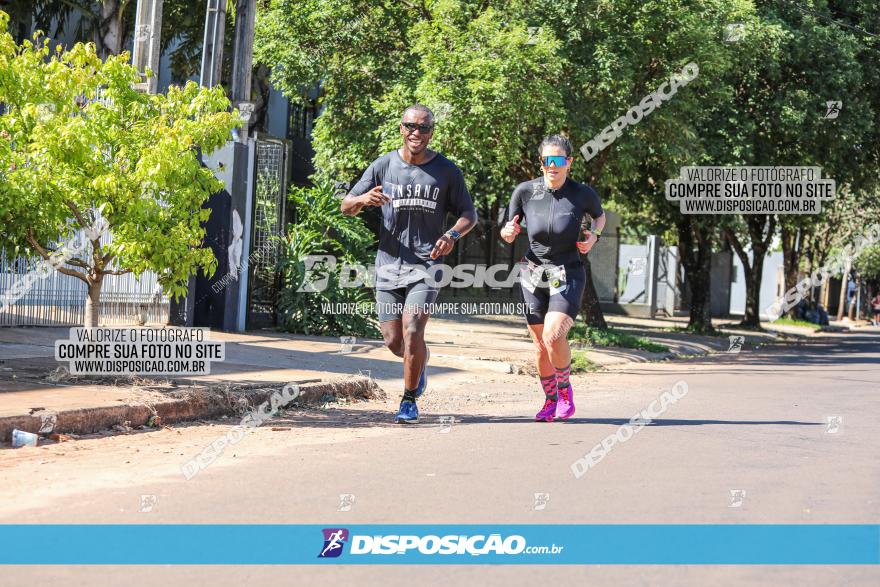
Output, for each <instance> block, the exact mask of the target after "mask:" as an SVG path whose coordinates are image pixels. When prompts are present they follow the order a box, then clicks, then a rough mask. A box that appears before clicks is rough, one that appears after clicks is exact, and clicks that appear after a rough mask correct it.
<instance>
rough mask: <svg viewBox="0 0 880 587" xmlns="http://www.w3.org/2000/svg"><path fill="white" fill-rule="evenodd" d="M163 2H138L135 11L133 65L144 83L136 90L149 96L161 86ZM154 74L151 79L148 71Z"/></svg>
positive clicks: (137, 86) (158, 0) (151, 0)
mask: <svg viewBox="0 0 880 587" xmlns="http://www.w3.org/2000/svg"><path fill="white" fill-rule="evenodd" d="M162 1H163V0H138V3H137V9H136V11H135V14H136V16H135V27H134V50H133V51H132V57H131V64H132V65H134V66H135V68H137V71H138V73H139V74H141V76H142V78H143V80H144V81H143V82H141V83H140V84H136V85H135V89H136V90H138V91H141V92H146V93H148V94H155V93H156V91H157V89H158V86H159V77H158V76H159V59H160V58H161V56H162V55H161V51H162V48H161V45H160V43H159V41H160V35H161V33H162ZM147 69H149V70H150V71H151V72H152V74H153V75H152V76H151V77H149V78H148V77H147V76H146V71H147Z"/></svg>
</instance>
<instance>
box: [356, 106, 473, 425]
mask: <svg viewBox="0 0 880 587" xmlns="http://www.w3.org/2000/svg"><path fill="white" fill-rule="evenodd" d="M433 134H434V114H433V113H432V112H431V110H430V109H428V108H427V107H426V106H422V105H420V104H416V105H414V106H410V107H409V108H407V109H406V110H404V112H403V117H402V119H401V121H400V136H401V139H402V142H403V145H402V146H401V147H400V148H399V149H396V150H394V151H391V152H390V153H386V154H385V155H382V156H381V157H379V158H378V159H376V160H375V161H373V163H372V164H370V166H369V167H368V168H367V170H366V171H364V175H363V176H362V177H361V179H360V181H359V182H358V183H357V184H355V186H354V187H353V188H352V190H351V192H350V193H349V194H348V195H347V196H345V198H344V199H343V200H342V205H341V208H342V212H343V213H345V214H348V215H350V216H354V215H356V214H358V213H360V211H361V209H362V208H364V207H365V206H379V207H380V208H381V211H382V225H381V226H380V228H379V251H378V253H377V254H376V302H377V303H376V307H377V309H378V314H379V328H380V330H381V331H382V337H383V338H384V339H385V346H386V347H388V349H389V350H390V351H391V352H392V353H394V354H395V355H397V356H398V357H402V358H403V399H402V400H401V402H400V409H399V410H398V412H397V423H398V424H414V423H416V422H418V421H419V409H418V407H417V406H416V399H417V398H419V397H420V396H421V395H422V394H423V393H424V392H425V389H426V388H427V385H428V376H427V371H426V364H427V361H428V357H429V355H430V353H429V352H428V347H427V345H425V325H426V324H427V323H428V317H429V315H430V308H429V306H430V305H431V304H433V303H434V302H435V301H436V299H437V294H438V293H439V291H440V288H439V287H437V285H436V280H433V281H432V280H431V279H429V278H428V275H431V276H433V274H432V273H431V272H430V271H429V268H430V267H432V266H434V265H436V264H439V263H441V262H442V261H443V257H444V255H447V254H448V253H449V252H450V251H451V250H452V248H453V247H454V246H455V243H456V242H457V241H458V239H460V238H461V237H462V236H464V235H465V234H467V232H468V231H469V230H470V229H472V228H473V227H474V225H475V224H476V223H477V213H476V210H475V209H474V204H473V202H472V201H471V196H470V194H469V193H468V190H467V187H466V186H465V183H464V176H463V175H462V173H461V170H460V169H459V168H458V167H457V166H456V165H455V164H454V163H453V162H452V161H450V160H449V159H447V158H446V157H444V156H443V155H441V154H440V153H438V152H437V151H432V150H431V149H429V148H428V143H430V142H431V137H432V136H433ZM447 212H450V213H452V215H453V216H454V217H455V218H456V220H455V223H454V224H453V225H452V227H450V228H449V229H448V230H447V229H446V226H445V222H446V214H447ZM413 268H415V269H417V271H413V270H412V269H413ZM422 270H424V271H422Z"/></svg>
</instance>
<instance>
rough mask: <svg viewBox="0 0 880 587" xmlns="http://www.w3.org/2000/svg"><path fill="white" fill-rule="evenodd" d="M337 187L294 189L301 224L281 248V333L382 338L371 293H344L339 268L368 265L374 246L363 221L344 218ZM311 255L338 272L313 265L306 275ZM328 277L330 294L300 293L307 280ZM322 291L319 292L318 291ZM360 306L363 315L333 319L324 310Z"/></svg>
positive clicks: (322, 182) (361, 290) (293, 199)
mask: <svg viewBox="0 0 880 587" xmlns="http://www.w3.org/2000/svg"><path fill="white" fill-rule="evenodd" d="M334 192H335V189H334V186H333V184H332V183H331V182H330V181H328V180H319V181H317V182H316V184H315V186H314V187H310V188H302V187H295V188H292V189H291V190H290V196H289V197H290V201H291V202H292V203H293V204H294V206H295V207H296V216H297V218H296V222H295V223H294V224H291V225H289V226H288V227H287V234H286V236H285V237H284V241H283V243H282V249H281V252H282V259H281V271H282V275H283V280H284V282H283V286H282V290H281V294H280V296H279V301H278V318H279V322H280V323H281V327H282V328H284V329H286V330H289V331H292V332H302V333H304V334H324V335H358V336H369V337H376V336H379V331H378V329H377V328H376V319H375V318H374V317H373V316H372V310H371V308H370V305H371V303H372V301H373V296H372V293H371V291H370V289H368V288H367V287H357V288H354V287H342V286H341V285H340V283H339V279H340V272H339V271H338V265H341V264H350V265H356V264H361V265H364V266H366V265H369V264H370V263H371V262H372V260H373V259H372V257H373V254H372V253H371V252H370V250H371V248H372V247H374V246H375V239H374V237H373V233H372V232H371V231H370V230H369V229H368V228H367V226H366V225H365V224H364V222H363V220H362V219H360V218H358V217H355V216H346V215H344V214H343V213H342V212H341V210H340V208H339V198H337V197H336V195H335V193H334ZM310 255H331V256H333V257H335V258H336V261H337V263H338V265H337V269H336V270H333V267H331V266H328V265H325V264H323V263H322V264H317V265H313V266H312V267H310V268H309V271H308V273H309V274H308V275H307V265H306V258H307V257H308V256H310ZM323 276H327V278H328V282H327V287H326V289H323V290H321V291H302V292H300V291H297V290H298V289H300V288H301V287H302V286H303V285H304V283H305V281H306V278H307V277H309V278H312V280H314V278H318V279H319V278H321V277H323ZM313 289H320V288H313ZM331 303H346V304H352V305H354V304H359V305H361V306H363V311H359V312H357V313H354V314H334V313H332V312H330V311H328V309H327V308H326V307H323V305H324V304H331Z"/></svg>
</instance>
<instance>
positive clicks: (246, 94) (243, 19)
mask: <svg viewBox="0 0 880 587" xmlns="http://www.w3.org/2000/svg"><path fill="white" fill-rule="evenodd" d="M256 12H257V0H236V2H235V39H234V42H233V45H232V51H233V53H234V55H233V61H232V86H231V87H230V89H229V94H230V97H231V99H232V106H233V107H235V108H238V110H239V112H241V117H242V119H243V120H244V125H243V126H242V128H241V130H240V131H239V139H238V140H239V142H241V143H247V138H248V125H249V122H250V118H251V115H252V114H253V112H254V103H253V102H251V70H252V69H253V62H254V16H255V15H256Z"/></svg>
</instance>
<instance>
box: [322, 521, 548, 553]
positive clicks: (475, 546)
mask: <svg viewBox="0 0 880 587" xmlns="http://www.w3.org/2000/svg"><path fill="white" fill-rule="evenodd" d="M323 534H324V537H323V538H324V546H323V549H322V550H321V553H320V554H319V555H318V557H319V558H329V557H338V556H339V555H340V554H341V553H342V551H343V548H344V545H345V543H346V542H349V543H350V546H349V554H351V555H365V554H366V555H388V554H394V555H401V554H402V555H406V554H410V551H412V554H416V553H418V554H427V555H434V554H438V555H471V556H480V555H523V554H560V553H561V552H562V549H563V548H564V546H557V545H556V544H552V545H550V546H528V545H527V544H526V539H525V538H524V537H523V536H520V535H519V534H512V535H510V536H506V537H503V536H501V534H489V535H488V536H486V535H483V534H477V535H474V536H468V535H461V534H449V535H445V536H438V535H434V534H428V535H415V534H387V535H374V536H365V535H358V534H354V535H351V536H350V537H349V531H348V530H347V529H346V528H325V529H324V530H323ZM349 538H350V539H349Z"/></svg>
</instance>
